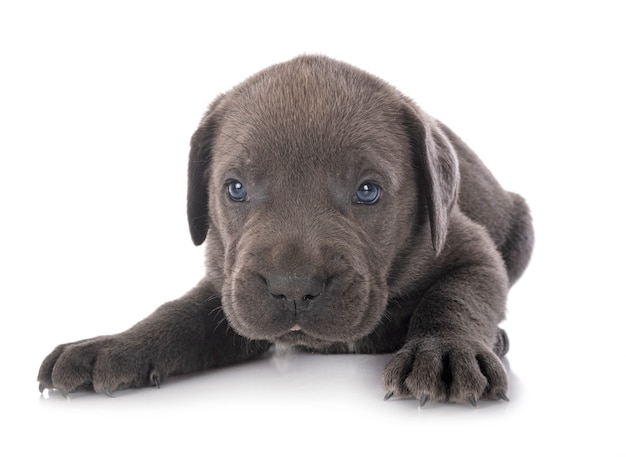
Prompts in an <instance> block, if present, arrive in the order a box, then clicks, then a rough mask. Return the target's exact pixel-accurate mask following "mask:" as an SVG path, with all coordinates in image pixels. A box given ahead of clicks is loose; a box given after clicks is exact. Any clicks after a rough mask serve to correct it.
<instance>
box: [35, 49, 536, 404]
mask: <svg viewBox="0 0 626 457" xmlns="http://www.w3.org/2000/svg"><path fill="white" fill-rule="evenodd" d="M188 178H189V187H188V200H187V211H188V218H189V228H190V231H191V238H192V239H193V242H194V243H195V244H196V245H200V244H203V243H204V244H205V245H206V256H207V260H206V276H205V277H204V278H203V279H202V280H201V281H200V282H199V283H198V285H197V286H196V287H195V288H193V289H192V290H191V291H189V292H188V293H187V294H186V295H184V296H183V297H182V298H180V299H178V300H175V301H172V302H169V303H166V304H164V305H162V306H161V307H159V308H158V309H157V310H156V311H155V312H154V313H153V314H151V315H150V316H148V317H147V318H145V319H144V320H142V321H141V322H139V323H137V324H136V325H135V326H134V327H132V328H130V329H129V330H127V331H125V332H122V333H119V334H116V335H109V336H100V337H96V338H92V339H87V340H83V341H78V342H75V343H69V344H63V345H60V346H58V347H57V348H56V349H55V350H54V351H52V353H51V354H50V355H48V357H47V358H46V359H45V360H44V361H43V364H42V366H41V369H40V371H39V382H40V389H42V390H43V389H45V388H49V389H50V388H53V389H58V390H60V391H62V392H64V393H67V392H73V391H76V390H78V389H84V388H90V389H93V390H95V391H96V392H103V393H106V394H110V393H111V392H113V391H115V390H118V389H124V388H128V387H141V386H149V385H153V386H159V384H160V383H161V382H163V380H164V379H165V378H166V377H167V376H172V375H176V374H181V373H188V372H193V371H197V370H205V369H208V368H212V367H217V366H224V365H228V364H233V363H236V362H241V361H244V360H247V359H251V358H253V357H258V356H259V355H260V354H263V353H265V352H267V351H268V350H269V349H270V348H271V347H272V346H273V345H288V346H295V347H299V348H305V349H308V350H313V351H317V352H325V353H342V352H353V353H381V352H395V355H393V356H392V358H391V359H390V361H389V363H388V365H387V366H386V368H385V369H384V372H383V383H384V388H385V389H386V392H387V398H389V397H391V396H396V397H412V398H416V399H418V400H419V401H420V402H421V403H422V404H423V403H425V402H427V401H452V402H470V403H472V404H474V405H475V404H476V401H477V400H478V399H481V398H482V399H504V400H506V399H507V397H506V392H507V373H506V370H505V368H504V366H503V364H502V362H501V360H500V357H502V356H503V355H504V354H505V353H506V352H507V349H508V339H507V336H506V334H505V332H504V331H503V330H501V329H499V328H498V323H499V322H500V321H501V320H502V319H503V318H504V315H505V302H506V297H507V292H508V289H509V288H510V287H511V286H512V285H513V283H515V281H516V280H517V279H518V278H519V277H520V275H521V274H522V272H523V271H524V269H525V268H526V266H527V264H528V261H529V258H530V255H531V251H532V246H533V229H532V223H531V217H530V214H529V210H528V207H527V205H526V203H525V202H524V200H523V199H522V198H521V197H520V196H519V195H517V194H514V193H510V192H507V191H505V190H503V189H502V187H500V185H499V184H498V182H497V181H496V180H495V179H494V177H493V176H492V175H491V173H490V172H489V171H488V170H487V168H485V166H484V165H483V163H482V162H481V161H480V160H479V159H478V157H477V156H476V155H475V154H474V152H472V151H471V150H470V149H469V147H468V146H467V145H466V144H465V143H463V141H461V139H459V137H458V136H456V135H455V134H454V133H453V132H452V131H451V130H450V129H449V128H448V127H446V126H445V125H444V124H442V123H441V122H439V121H437V120H435V119H433V118H432V117H430V116H429V115H428V114H426V113H425V112H424V111H422V110H421V109H420V108H419V107H418V106H416V105H415V104H414V103H413V102H412V101H411V100H410V99H409V98H407V97H406V96H404V95H402V94H401V93H400V92H399V91H397V90H396V89H394V88H393V87H391V86H390V85H389V84H387V83H385V82H384V81H382V80H380V79H378V78H376V77H374V76H372V75H370V74H368V73H365V72H363V71H361V70H359V69H357V68H354V67H352V66H350V65H347V64H344V63H341V62H338V61H335V60H332V59H329V58H326V57H322V56H301V57H298V58H296V59H294V60H291V61H288V62H286V63H282V64H278V65H275V66H272V67H270V68H268V69H265V70H263V71H261V72H260V73H258V74H256V75H254V76H252V77H250V78H249V79H247V80H246V81H244V82H243V83H241V84H240V85H238V86H236V87H235V88H233V89H232V90H230V91H229V92H227V93H225V94H223V95H221V96H219V97H218V98H217V99H216V100H215V101H213V103H212V104H211V105H210V107H209V109H208V111H207V113H206V114H205V116H204V117H203V118H202V120H201V122H200V125H199V127H198V129H197V131H196V132H195V133H194V135H193V136H192V138H191V151H190V154H189V176H188Z"/></svg>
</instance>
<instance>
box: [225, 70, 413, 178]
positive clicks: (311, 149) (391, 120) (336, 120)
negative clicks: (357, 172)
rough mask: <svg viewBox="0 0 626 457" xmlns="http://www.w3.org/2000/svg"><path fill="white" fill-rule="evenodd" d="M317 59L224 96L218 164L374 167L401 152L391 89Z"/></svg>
mask: <svg viewBox="0 0 626 457" xmlns="http://www.w3.org/2000/svg"><path fill="white" fill-rule="evenodd" d="M322 63H323V64H324V65H321V64H320V62H319V61H317V60H313V61H311V62H309V61H307V64H306V65H298V64H295V63H293V62H292V63H290V64H287V65H285V66H282V67H281V66H277V67H276V68H272V69H270V70H266V71H265V72H262V73H261V74H260V75H257V76H255V77H252V78H251V79H250V80H247V81H245V82H244V83H242V84H241V85H240V86H238V87H236V88H235V89H233V90H232V91H231V92H230V93H228V94H227V96H226V97H225V98H226V101H225V103H224V105H223V118H222V123H221V127H220V132H219V134H218V137H219V138H218V142H217V143H216V145H217V146H218V147H217V148H216V151H215V153H216V154H217V155H219V156H220V161H225V162H227V163H229V165H231V164H241V165H250V164H257V165H259V164H262V163H266V164H268V165H271V166H273V165H274V164H284V165H287V164H289V163H291V164H292V165H293V166H292V167H291V168H292V169H294V170H299V169H302V168H305V169H306V168H307V167H308V168H310V167H335V168H336V167H341V166H344V167H346V168H353V167H354V166H356V165H358V164H359V163H360V162H363V161H364V160H365V161H368V160H369V161H370V162H373V163H371V164H370V165H371V166H373V167H374V166H379V165H380V164H381V162H383V163H384V162H385V161H386V162H394V161H395V160H397V159H399V158H400V157H399V156H403V155H406V150H407V149H408V146H407V145H408V139H407V136H406V132H405V131H404V129H403V127H402V120H401V113H400V109H399V97H398V94H397V93H396V92H395V90H394V89H393V88H391V87H390V86H388V85H386V83H384V82H382V81H380V80H378V79H376V78H374V77H372V76H370V75H368V74H366V73H364V72H362V71H360V70H358V69H352V68H351V67H348V66H345V65H343V64H340V63H335V62H334V61H331V64H332V65H337V66H338V67H333V66H332V65H331V67H330V68H329V67H328V65H326V64H327V62H326V61H325V60H324V61H322ZM318 64H320V65H318ZM344 67H347V69H346V68H344ZM338 68H339V69H340V70H342V71H338ZM406 159H407V157H402V159H401V161H404V163H406ZM362 165H366V164H362ZM389 165H392V168H393V163H390V164H389ZM303 171H306V170H303Z"/></svg>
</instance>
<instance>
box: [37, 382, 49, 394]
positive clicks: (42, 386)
mask: <svg viewBox="0 0 626 457" xmlns="http://www.w3.org/2000/svg"><path fill="white" fill-rule="evenodd" d="M46 389H47V387H46V386H44V385H43V383H41V382H40V383H39V393H40V394H42V393H43V391H44V390H46Z"/></svg>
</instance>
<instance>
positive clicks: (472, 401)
mask: <svg viewBox="0 0 626 457" xmlns="http://www.w3.org/2000/svg"><path fill="white" fill-rule="evenodd" d="M467 401H469V402H470V403H471V404H472V406H473V407H474V408H478V402H477V401H476V397H475V396H474V395H470V396H469V397H468V398H467Z"/></svg>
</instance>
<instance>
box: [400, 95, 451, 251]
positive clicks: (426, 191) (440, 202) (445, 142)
mask: <svg viewBox="0 0 626 457" xmlns="http://www.w3.org/2000/svg"><path fill="white" fill-rule="evenodd" d="M403 110H404V113H403V114H404V122H405V126H406V129H407V133H408V135H409V141H410V144H411V149H412V153H413V159H414V163H415V169H416V173H417V179H418V181H419V182H418V189H419V191H420V192H421V194H422V196H423V197H424V198H423V199H422V198H420V201H421V202H423V201H424V200H425V203H426V206H427V208H428V217H429V220H430V231H431V238H432V242H433V247H434V249H435V253H436V254H439V253H440V252H441V250H442V249H443V246H444V244H445V241H446V234H447V232H448V217H449V216H450V212H451V210H452V207H453V206H454V204H455V203H456V200H457V195H458V190H459V182H460V174H459V162H458V158H457V155H456V151H455V150H454V146H453V145H452V143H451V142H450V140H449V139H448V137H447V136H446V134H445V133H444V132H443V130H442V129H441V127H440V126H439V124H438V123H437V121H436V120H435V119H432V118H430V117H429V116H428V115H427V114H425V113H423V112H422V111H421V110H420V109H419V108H418V107H417V106H415V105H413V103H411V102H407V103H406V104H405V105H404V107H403Z"/></svg>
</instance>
